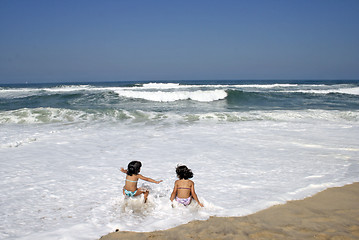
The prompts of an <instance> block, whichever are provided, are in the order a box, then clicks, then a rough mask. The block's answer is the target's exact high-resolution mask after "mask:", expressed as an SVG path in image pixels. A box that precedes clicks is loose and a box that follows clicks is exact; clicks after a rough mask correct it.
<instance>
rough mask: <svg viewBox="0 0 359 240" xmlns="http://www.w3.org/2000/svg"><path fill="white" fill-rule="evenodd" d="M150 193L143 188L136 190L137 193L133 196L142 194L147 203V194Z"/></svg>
mask: <svg viewBox="0 0 359 240" xmlns="http://www.w3.org/2000/svg"><path fill="white" fill-rule="evenodd" d="M149 193H150V192H149V191H148V190H147V189H144V188H138V189H137V192H136V194H135V196H138V195H140V194H143V196H144V198H145V203H146V202H147V197H148V194H149Z"/></svg>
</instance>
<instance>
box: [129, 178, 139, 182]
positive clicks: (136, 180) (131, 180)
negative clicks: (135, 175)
mask: <svg viewBox="0 0 359 240" xmlns="http://www.w3.org/2000/svg"><path fill="white" fill-rule="evenodd" d="M126 181H127V182H137V181H138V180H136V181H132V180H128V179H126Z"/></svg>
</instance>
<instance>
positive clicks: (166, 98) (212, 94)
mask: <svg viewBox="0 0 359 240" xmlns="http://www.w3.org/2000/svg"><path fill="white" fill-rule="evenodd" d="M115 93H117V94H118V95H119V96H121V97H127V98H137V99H145V100H148V101H155V102H174V101H178V100H188V99H189V100H194V101H199V102H212V101H217V100H221V99H225V98H226V97H227V93H226V91H224V90H213V91H202V90H198V91H176V92H165V91H155V92H149V91H132V90H130V91H127V90H116V91H115Z"/></svg>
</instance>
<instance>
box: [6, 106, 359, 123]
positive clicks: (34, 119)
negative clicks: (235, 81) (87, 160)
mask: <svg viewBox="0 0 359 240" xmlns="http://www.w3.org/2000/svg"><path fill="white" fill-rule="evenodd" d="M298 120H299V121H313V120H314V121H317V120H319V121H337V122H342V121H345V122H359V111H338V110H336V111H329V110H276V111H245V112H212V113H183V114H178V113H174V112H168V113H161V112H146V111H140V110H134V111H127V110H117V109H108V110H97V111H95V110H92V111H88V112H86V111H81V110H71V109H60V108H35V109H19V110H12V111H5V112H0V124H48V123H78V122H90V123H92V122H93V123H96V122H99V123H103V122H109V123H111V122H112V123H116V122H120V123H121V122H122V123H150V122H151V123H153V124H156V123H164V122H165V123H191V122H242V121H298Z"/></svg>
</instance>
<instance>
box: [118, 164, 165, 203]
mask: <svg viewBox="0 0 359 240" xmlns="http://www.w3.org/2000/svg"><path fill="white" fill-rule="evenodd" d="M141 167H142V163H141V162H139V161H132V162H130V163H129V164H128V167H127V170H125V169H123V168H121V172H123V173H126V174H127V176H126V180H125V181H126V182H125V186H124V187H123V195H125V196H129V197H135V196H138V195H140V194H143V196H144V198H145V203H146V201H147V197H148V194H149V191H148V190H147V189H144V188H137V182H138V179H142V180H145V181H147V182H152V183H156V184H159V183H160V182H162V180H160V181H156V180H153V179H152V178H148V177H144V176H142V175H141V174H139V172H140V171H141Z"/></svg>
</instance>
